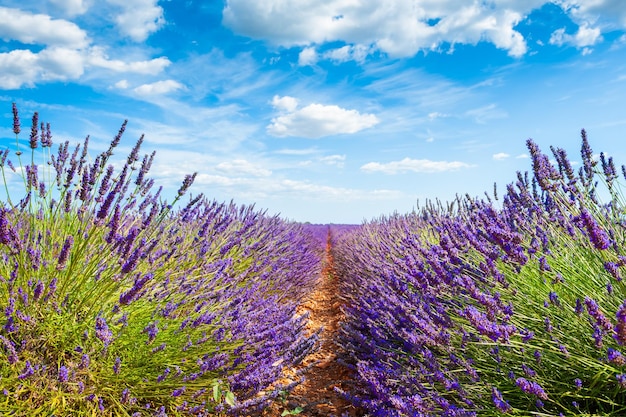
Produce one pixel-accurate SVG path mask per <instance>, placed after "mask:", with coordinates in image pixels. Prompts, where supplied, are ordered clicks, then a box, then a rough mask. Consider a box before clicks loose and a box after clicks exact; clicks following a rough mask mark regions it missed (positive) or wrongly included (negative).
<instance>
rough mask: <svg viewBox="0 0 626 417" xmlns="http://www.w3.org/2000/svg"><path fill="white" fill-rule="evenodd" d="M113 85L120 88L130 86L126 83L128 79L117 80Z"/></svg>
mask: <svg viewBox="0 0 626 417" xmlns="http://www.w3.org/2000/svg"><path fill="white" fill-rule="evenodd" d="M113 87H115V88H119V89H120V90H125V89H127V88H128V87H130V84H129V83H128V80H119V81H118V82H116V83H115V84H113Z"/></svg>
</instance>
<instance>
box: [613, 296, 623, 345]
mask: <svg viewBox="0 0 626 417" xmlns="http://www.w3.org/2000/svg"><path fill="white" fill-rule="evenodd" d="M615 316H616V318H617V324H616V325H615V328H614V330H615V335H614V336H613V337H615V340H616V341H617V343H619V344H620V345H622V346H623V345H626V301H624V302H623V303H622V305H621V306H620V307H619V309H617V313H616V314H615Z"/></svg>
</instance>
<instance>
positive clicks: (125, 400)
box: [120, 388, 130, 404]
mask: <svg viewBox="0 0 626 417" xmlns="http://www.w3.org/2000/svg"><path fill="white" fill-rule="evenodd" d="M128 400H130V390H129V389H128V388H124V391H122V398H120V402H121V403H122V404H126V403H128Z"/></svg>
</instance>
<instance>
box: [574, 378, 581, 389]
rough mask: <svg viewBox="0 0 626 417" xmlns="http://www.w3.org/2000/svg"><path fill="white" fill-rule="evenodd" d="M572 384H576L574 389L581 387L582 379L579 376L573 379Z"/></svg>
mask: <svg viewBox="0 0 626 417" xmlns="http://www.w3.org/2000/svg"><path fill="white" fill-rule="evenodd" d="M574 385H576V389H581V388H582V387H583V381H582V380H581V379H580V378H576V379H575V380H574Z"/></svg>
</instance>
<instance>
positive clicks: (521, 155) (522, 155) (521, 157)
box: [515, 153, 530, 159]
mask: <svg viewBox="0 0 626 417" xmlns="http://www.w3.org/2000/svg"><path fill="white" fill-rule="evenodd" d="M515 158H517V159H526V158H530V156H528V154H527V153H521V154H519V155H517V156H516V157H515Z"/></svg>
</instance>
